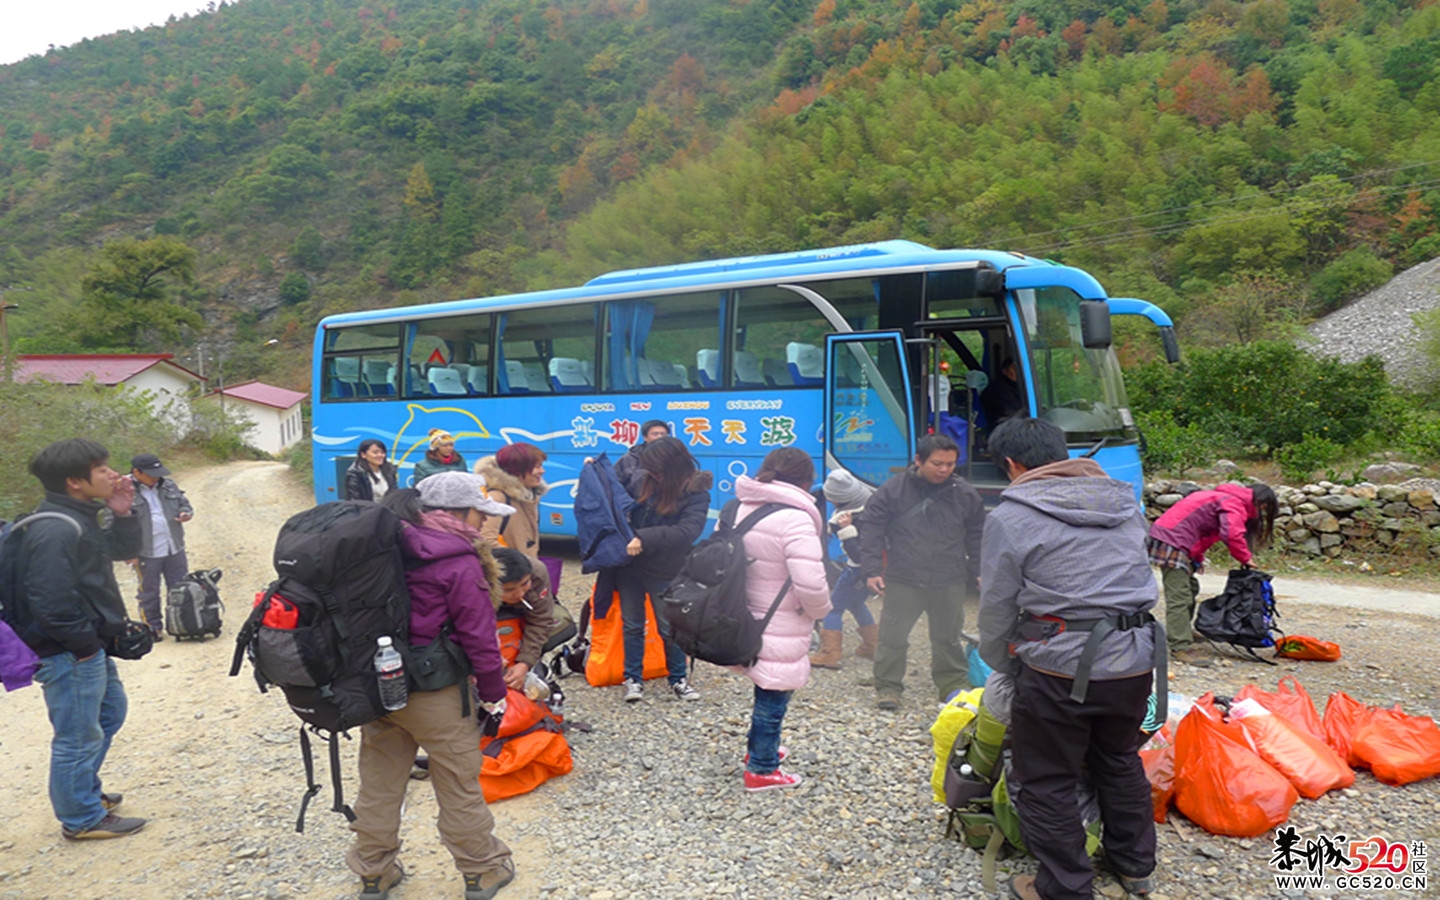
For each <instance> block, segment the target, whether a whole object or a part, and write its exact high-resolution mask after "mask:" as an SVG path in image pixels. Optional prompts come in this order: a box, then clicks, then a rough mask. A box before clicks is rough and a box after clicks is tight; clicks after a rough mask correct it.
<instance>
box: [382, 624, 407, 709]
mask: <svg viewBox="0 0 1440 900" xmlns="http://www.w3.org/2000/svg"><path fill="white" fill-rule="evenodd" d="M376 644H378V645H379V647H380V649H379V650H376V651H375V672H376V675H377V676H378V678H379V683H380V703H381V705H382V706H384V707H385V708H386V709H388V710H390V711H391V712H394V711H395V710H397V709H404V708H405V704H406V703H408V702H409V701H410V691H409V688H407V687H406V685H405V661H404V660H403V659H401V658H400V653H399V651H397V650H396V649H395V646H394V642H393V641H391V640H390V638H389V637H382V638H380V639H379V640H377V641H376Z"/></svg>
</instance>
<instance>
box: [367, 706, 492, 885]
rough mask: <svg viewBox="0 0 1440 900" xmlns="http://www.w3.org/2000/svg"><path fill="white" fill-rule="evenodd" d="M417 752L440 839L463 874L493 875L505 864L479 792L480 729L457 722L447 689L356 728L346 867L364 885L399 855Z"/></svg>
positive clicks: (457, 714)
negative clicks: (423, 760)
mask: <svg viewBox="0 0 1440 900" xmlns="http://www.w3.org/2000/svg"><path fill="white" fill-rule="evenodd" d="M417 747H423V748H425V752H426V753H427V754H428V755H429V757H430V784H432V785H434V787H435V800H436V802H437V803H439V804H440V816H439V818H438V819H437V822H436V824H437V825H438V826H439V829H440V840H441V842H442V843H443V844H444V845H445V848H446V849H447V850H449V851H450V855H451V856H453V857H454V858H455V868H457V869H459V870H460V873H461V874H462V875H484V874H486V873H489V872H494V871H496V870H498V869H500V868H501V866H502V865H504V863H505V861H506V860H507V859H509V858H510V848H509V847H507V846H506V845H505V843H504V842H503V841H501V840H500V839H499V838H497V837H496V836H495V817H494V816H492V815H491V814H490V809H489V807H487V806H486V805H485V795H484V793H482V791H481V789H480V726H479V724H478V723H477V722H476V720H475V717H474V716H469V717H462V716H461V715H460V691H459V690H458V689H457V688H455V687H453V686H451V687H448V688H444V689H443V690H438V691H428V692H425V693H419V694H411V695H410V702H409V704H408V705H406V707H405V708H404V709H401V710H396V711H395V712H392V713H390V714H389V715H387V716H385V717H383V718H380V719H376V720H375V721H374V722H371V723H369V724H368V725H365V726H362V728H361V729H360V795H359V796H358V797H356V798H355V821H354V822H352V823H351V824H350V830H351V831H353V832H355V843H354V844H353V845H351V847H350V852H349V853H347V854H345V863H346V865H348V866H349V867H350V869H351V871H353V872H355V873H356V874H357V875H359V876H361V877H362V878H374V877H376V876H379V875H383V874H384V873H385V872H386V871H387V870H388V869H389V868H390V864H391V863H393V862H394V861H395V858H396V857H397V856H399V855H400V811H401V807H402V806H404V803H405V791H406V789H407V788H408V787H409V785H410V768H411V766H412V765H413V764H414V762H415V750H416V748H417Z"/></svg>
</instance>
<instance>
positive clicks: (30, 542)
mask: <svg viewBox="0 0 1440 900" xmlns="http://www.w3.org/2000/svg"><path fill="white" fill-rule="evenodd" d="M109 459H110V453H109V451H107V450H106V449H105V447H104V446H102V445H101V444H98V443H96V442H95V441H91V440H87V439H85V438H70V439H69V440H64V441H56V442H55V443H53V444H50V445H49V446H48V447H45V448H44V449H43V450H41V451H40V452H38V453H36V454H35V456H34V458H32V459H31V460H30V474H31V475H34V476H35V477H36V478H37V479H39V481H40V483H41V484H42V485H43V486H44V487H45V499H44V501H43V502H41V504H40V506H39V507H38V508H37V509H36V512H49V513H59V514H61V515H63V516H66V517H68V518H70V519H72V520H73V524H72V523H71V522H65V521H61V520H60V519H59V518H56V517H53V516H47V517H45V518H39V519H36V520H35V521H34V523H33V524H30V525H27V526H25V530H24V537H23V539H22V541H21V544H20V546H19V548H18V550H16V559H15V568H14V577H15V581H14V583H13V584H11V585H8V586H7V587H10V588H12V590H11V592H10V595H11V598H12V601H13V603H14V609H13V610H10V611H8V613H7V614H8V615H10V617H11V621H12V624H13V626H14V628H15V631H16V633H17V634H19V636H20V638H21V640H23V641H24V642H25V643H26V644H27V645H29V647H30V649H32V650H34V651H35V654H36V655H37V656H39V657H40V669H39V671H37V672H36V673H35V680H36V681H38V682H40V684H41V685H43V686H44V693H45V706H46V708H47V709H48V710H49V714H50V725H51V727H52V728H53V729H54V732H55V737H54V739H53V740H52V741H51V743H50V805H51V806H52V807H53V808H54V810H55V818H57V819H59V820H60V826H61V829H60V833H61V835H62V836H63V837H64V838H65V839H66V840H71V841H77V840H92V839H96V838H114V837H124V836H126V835H130V834H134V833H135V832H137V831H139V830H140V829H141V828H143V827H145V820H144V819H140V818H126V817H121V816H117V815H115V813H113V812H111V810H113V809H115V808H117V807H118V806H119V805H120V802H121V799H122V797H121V795H120V794H107V793H105V791H104V789H103V785H102V784H101V780H100V768H101V766H103V765H104V764H105V756H106V754H107V753H108V752H109V751H110V743H111V741H113V740H114V738H115V733H116V732H118V731H119V730H120V727H121V726H122V725H124V724H125V715H126V712H127V711H128V708H129V703H128V700H127V699H126V696H125V686H124V685H123V684H121V682H120V674H119V672H118V671H116V668H115V660H113V659H111V658H110V657H109V656H108V655H107V654H106V652H105V647H106V646H107V645H108V644H109V642H110V639H111V638H113V637H115V636H117V635H119V634H120V633H122V632H123V631H124V628H125V599H124V598H123V597H122V596H121V594H120V587H119V585H117V584H116V582H115V572H114V567H113V566H112V562H113V561H117V560H125V559H134V558H135V557H136V556H137V554H139V552H140V520H139V517H138V516H136V515H135V514H133V513H132V511H131V502H132V500H133V499H134V496H135V495H134V491H135V486H134V483H133V482H131V481H130V480H129V479H126V478H122V477H121V476H120V474H119V473H118V472H116V471H115V470H114V469H112V468H110V466H109V465H108V462H109ZM77 526H78V527H77Z"/></svg>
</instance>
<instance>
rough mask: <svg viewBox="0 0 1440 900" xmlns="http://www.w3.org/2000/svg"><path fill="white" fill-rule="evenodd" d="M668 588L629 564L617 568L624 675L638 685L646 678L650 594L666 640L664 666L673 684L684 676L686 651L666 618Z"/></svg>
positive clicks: (658, 623) (616, 583)
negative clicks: (664, 597)
mask: <svg viewBox="0 0 1440 900" xmlns="http://www.w3.org/2000/svg"><path fill="white" fill-rule="evenodd" d="M667 587H669V585H668V584H666V583H665V582H663V581H650V580H647V579H645V578H642V577H640V576H639V575H637V574H635V572H634V571H632V570H631V569H629V568H628V567H621V568H619V569H616V570H615V590H616V591H618V592H619V593H620V619H621V621H622V622H623V623H624V627H625V677H626V678H629V679H630V680H631V681H634V682H636V683H637V684H638V683H640V682H641V681H644V680H645V595H646V594H649V595H650V597H651V600H650V605H651V607H652V608H653V609H654V610H655V624H656V625H657V626H659V628H660V637H661V639H663V640H664V642H665V668H666V669H667V670H668V671H669V675H670V683H671V684H676V683H677V682H679V681H680V679H682V678H684V677H685V651H684V650H681V649H680V645H679V644H677V643H675V642H674V641H673V640H671V639H670V621H669V620H668V619H666V618H665V609H664V607H665V604H663V603H661V602H660V595H661V593H663V592H664V591H665V589H666V588H667Z"/></svg>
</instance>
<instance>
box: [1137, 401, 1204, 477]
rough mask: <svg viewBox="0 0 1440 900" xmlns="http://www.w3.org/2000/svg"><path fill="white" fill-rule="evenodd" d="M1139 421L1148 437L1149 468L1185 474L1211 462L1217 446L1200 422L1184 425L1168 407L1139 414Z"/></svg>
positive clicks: (1141, 431)
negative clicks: (1198, 423)
mask: <svg viewBox="0 0 1440 900" xmlns="http://www.w3.org/2000/svg"><path fill="white" fill-rule="evenodd" d="M1136 424H1137V425H1138V426H1139V427H1140V433H1141V435H1143V439H1144V444H1143V446H1144V450H1143V452H1142V456H1143V458H1144V461H1145V467H1146V468H1147V469H1150V470H1164V471H1166V472H1170V473H1172V474H1175V475H1184V474H1185V473H1186V472H1187V471H1189V470H1190V469H1195V468H1199V467H1200V466H1202V465H1204V464H1205V463H1206V462H1209V460H1210V458H1211V455H1212V454H1213V453H1214V452H1215V449H1216V448H1215V445H1214V442H1213V441H1212V440H1210V438H1209V436H1208V435H1206V433H1205V430H1204V429H1203V428H1201V427H1200V426H1199V425H1195V424H1190V425H1181V424H1179V423H1178V422H1176V421H1175V417H1174V416H1173V415H1172V414H1171V413H1170V412H1169V411H1167V410H1157V411H1154V412H1148V413H1139V414H1138V415H1137V416H1136Z"/></svg>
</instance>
